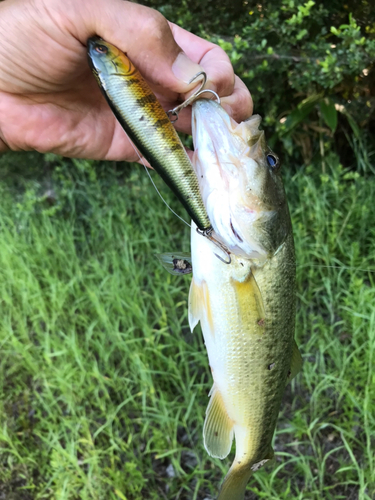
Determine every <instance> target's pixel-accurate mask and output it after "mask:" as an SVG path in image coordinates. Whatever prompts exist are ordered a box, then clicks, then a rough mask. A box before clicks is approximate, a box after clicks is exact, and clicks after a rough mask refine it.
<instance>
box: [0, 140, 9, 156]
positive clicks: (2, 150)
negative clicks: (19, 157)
mask: <svg viewBox="0 0 375 500" xmlns="http://www.w3.org/2000/svg"><path fill="white" fill-rule="evenodd" d="M5 151H9V148H8V146H7V145H6V144H5V142H4V141H3V140H2V139H0V153H5Z"/></svg>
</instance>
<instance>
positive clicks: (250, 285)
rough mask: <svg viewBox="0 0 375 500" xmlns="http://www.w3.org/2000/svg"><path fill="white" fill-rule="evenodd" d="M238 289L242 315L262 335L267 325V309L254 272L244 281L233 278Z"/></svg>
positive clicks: (238, 300)
mask: <svg viewBox="0 0 375 500" xmlns="http://www.w3.org/2000/svg"><path fill="white" fill-rule="evenodd" d="M232 284H233V286H234V288H235V290H236V295H237V303H238V307H239V309H240V315H241V317H242V318H245V319H246V321H247V323H248V324H251V325H253V326H252V331H254V332H255V333H258V334H260V335H262V334H263V333H264V327H265V320H266V318H265V309H264V303H263V298H262V294H261V292H260V289H259V286H258V283H257V282H256V279H255V276H254V274H253V273H252V272H249V274H248V275H247V276H246V278H245V279H244V280H243V281H237V280H235V279H232Z"/></svg>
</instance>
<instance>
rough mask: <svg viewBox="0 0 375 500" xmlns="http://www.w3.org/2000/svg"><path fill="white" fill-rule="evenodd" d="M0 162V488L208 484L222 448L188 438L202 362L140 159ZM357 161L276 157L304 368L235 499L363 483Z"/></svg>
mask: <svg viewBox="0 0 375 500" xmlns="http://www.w3.org/2000/svg"><path fill="white" fill-rule="evenodd" d="M0 175H1V182H0V196H1V202H0V203H1V205H0V206H1V208H0V273H1V280H0V287H1V290H0V301H1V302H0V303H1V311H0V312H1V314H0V344H1V358H0V390H1V397H0V458H1V468H0V498H4V499H6V500H30V499H32V500H34V499H35V500H36V499H56V500H68V499H69V500H81V499H82V500H89V499H90V500H91V499H92V500H102V499H103V500H107V499H108V500H124V499H127V500H138V499H147V500H159V499H178V500H192V499H194V500H196V499H197V500H204V499H205V498H206V499H211V498H215V493H216V492H217V488H218V486H219V484H220V482H221V480H222V478H223V476H224V474H225V472H226V471H227V469H228V467H229V464H230V462H231V458H233V454H232V455H231V456H230V458H228V459H227V460H224V461H222V462H221V461H219V460H212V459H210V458H209V457H208V456H207V453H206V452H205V450H204V448H203V444H202V427H203V421H204V413H205V408H206V406H207V402H208V397H207V395H208V392H209V390H210V386H211V376H210V373H209V368H208V363H207V358H206V353H205V349H204V345H203V342H202V339H201V335H200V333H199V332H198V331H197V332H195V333H194V335H192V334H191V333H190V331H189V328H188V322H187V296H188V288H189V281H190V278H189V277H174V276H171V275H169V274H168V273H166V271H164V269H163V268H162V267H161V266H160V265H159V264H158V262H157V261H156V259H155V257H154V254H155V253H160V252H166V251H173V250H180V251H187V250H188V248H189V232H188V228H187V227H185V226H184V225H183V224H182V223H181V222H179V221H178V220H177V219H176V218H175V217H174V216H173V215H172V214H171V213H170V212H169V211H168V209H167V208H166V207H165V206H164V204H163V203H162V202H161V200H160V199H159V197H158V195H157V194H156V193H155V191H154V189H153V188H152V186H151V184H150V181H149V180H148V178H147V177H146V174H145V172H144V171H142V169H141V168H140V167H139V166H130V165H124V164H117V165H110V164H107V163H100V164H99V163H94V162H85V161H75V162H68V161H67V160H60V159H58V158H56V157H53V156H51V155H50V156H47V157H42V156H38V155H34V154H23V155H12V154H10V155H4V156H3V157H2V158H1V159H0ZM365 175H367V174H363V176H361V175H360V174H355V175H354V174H348V173H345V172H344V171H343V170H342V168H341V167H340V166H339V165H337V160H336V158H335V157H334V156H332V157H330V158H328V160H327V175H324V176H322V175H320V174H319V172H317V171H315V169H314V168H313V167H309V168H301V169H300V170H299V171H298V173H297V174H295V175H294V176H292V174H290V173H288V171H287V169H285V175H284V177H285V184H286V187H287V191H288V197H289V200H290V208H291V212H292V217H293V223H294V231H295V240H296V249H297V257H298V264H299V267H298V313H297V328H296V337H297V343H298V344H299V345H300V350H301V353H302V355H303V358H304V366H303V371H302V373H301V374H299V375H298V376H297V378H296V379H295V380H294V381H293V382H292V384H290V385H289V386H288V388H287V390H286V394H285V397H284V400H283V405H282V411H281V414H280V419H279V423H278V428H277V433H276V436H275V442H274V446H275V451H276V460H275V461H274V463H273V464H272V465H270V466H268V467H266V468H265V469H264V470H260V471H259V472H257V473H256V474H255V475H254V477H253V479H252V480H251V482H250V484H249V491H248V494H247V499H248V500H250V499H256V498H265V499H274V500H279V499H288V500H289V499H306V500H320V499H349V500H350V499H353V500H354V499H358V500H369V499H373V498H374V497H375V458H374V448H375V369H374V368H375V352H374V351H375V229H374V221H375V203H374V199H375V180H374V178H373V177H371V176H368V177H366V176H365ZM156 181H157V185H158V186H159V187H161V183H160V182H159V181H158V180H156ZM163 192H164V193H165V196H166V198H167V200H168V202H170V203H171V204H172V206H173V208H174V209H175V210H177V211H178V212H179V213H180V214H181V215H184V216H185V214H184V213H183V212H182V211H181V210H180V208H179V206H178V205H177V204H176V202H175V201H174V200H173V199H171V196H170V195H169V193H167V192H165V190H163ZM371 270H372V272H371Z"/></svg>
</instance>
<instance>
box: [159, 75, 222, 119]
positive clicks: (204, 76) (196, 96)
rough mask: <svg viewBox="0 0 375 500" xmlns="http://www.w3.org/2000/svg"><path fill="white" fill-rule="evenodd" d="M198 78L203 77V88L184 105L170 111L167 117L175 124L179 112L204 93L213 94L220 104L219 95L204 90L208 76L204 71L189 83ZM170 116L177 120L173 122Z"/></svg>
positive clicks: (209, 90)
mask: <svg viewBox="0 0 375 500" xmlns="http://www.w3.org/2000/svg"><path fill="white" fill-rule="evenodd" d="M198 76H202V77H203V78H202V83H201V86H200V87H199V89H198V90H197V91H196V92H194V94H192V95H191V96H190V97H188V98H187V99H186V101H184V102H183V103H182V104H179V105H178V106H176V107H175V108H173V109H170V110H169V111H168V113H167V115H168V116H169V119H170V120H171V122H172V123H174V122H176V121H177V120H178V114H179V112H180V111H181V110H182V109H184V108H186V107H187V106H189V105H190V104H192V103H193V102H194V101H195V100H196V99H198V97H199V96H200V95H201V94H203V93H204V92H210V93H211V94H214V96H215V97H216V100H217V102H218V104H220V97H219V96H218V95H217V93H216V92H215V91H214V90H211V89H204V88H203V87H204V86H205V85H206V82H207V75H206V73H205V72H204V71H200V72H199V73H197V74H196V75H194V76H193V78H192V79H191V80H190V81H189V83H192V82H193V81H194V80H196V79H197V78H198ZM170 115H173V116H174V117H175V119H174V120H172V119H171V117H170Z"/></svg>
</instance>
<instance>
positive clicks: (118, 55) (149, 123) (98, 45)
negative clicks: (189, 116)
mask: <svg viewBox="0 0 375 500" xmlns="http://www.w3.org/2000/svg"><path fill="white" fill-rule="evenodd" d="M87 54H88V61H89V65H90V67H91V69H92V71H93V74H94V76H95V78H96V81H97V83H98V85H99V87H100V89H101V91H102V93H103V95H104V97H105V98H106V100H107V102H108V104H109V106H110V107H111V109H112V111H113V113H114V115H115V117H116V118H117V120H118V121H119V122H120V124H121V126H122V128H123V129H124V130H125V132H126V133H127V135H128V136H129V138H130V139H131V141H132V142H133V143H134V145H135V147H136V148H137V149H138V151H139V152H140V153H141V154H142V155H143V156H144V158H145V159H146V160H147V161H148V162H149V164H150V165H151V166H152V167H153V168H154V169H155V170H156V172H157V173H158V174H159V175H160V176H161V177H162V179H163V180H164V182H165V183H166V184H167V185H168V186H169V188H170V189H171V190H172V191H173V192H174V193H175V195H176V196H177V198H178V199H179V201H180V202H181V203H182V205H183V206H184V207H185V209H186V211H187V212H188V214H189V216H190V217H191V218H192V219H193V220H194V222H195V224H196V225H197V226H198V228H199V229H200V230H201V231H202V232H210V230H211V223H210V220H209V218H208V215H207V212H206V209H205V207H204V204H203V201H202V197H201V195H200V192H199V184H198V179H197V176H196V174H195V172H194V169H193V167H192V164H191V161H190V159H189V156H188V155H187V153H186V151H185V148H184V146H183V144H182V142H181V140H180V138H179V136H178V134H177V132H176V130H175V128H174V126H173V124H172V123H171V121H170V119H169V118H168V115H167V114H166V112H165V111H164V109H163V108H162V106H161V104H160V103H159V101H158V100H157V98H156V96H155V94H154V93H153V92H152V90H151V88H150V86H149V85H148V83H147V82H146V81H145V79H144V78H143V77H142V75H141V74H140V72H139V71H138V70H137V69H136V67H135V66H134V64H133V63H132V62H131V61H130V59H129V58H128V57H127V56H126V55H125V54H124V53H123V52H122V51H121V50H120V49H118V48H117V47H115V46H114V45H112V44H111V43H109V42H107V41H104V40H102V39H101V38H99V37H97V36H95V37H91V38H89V39H88V40H87Z"/></svg>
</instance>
